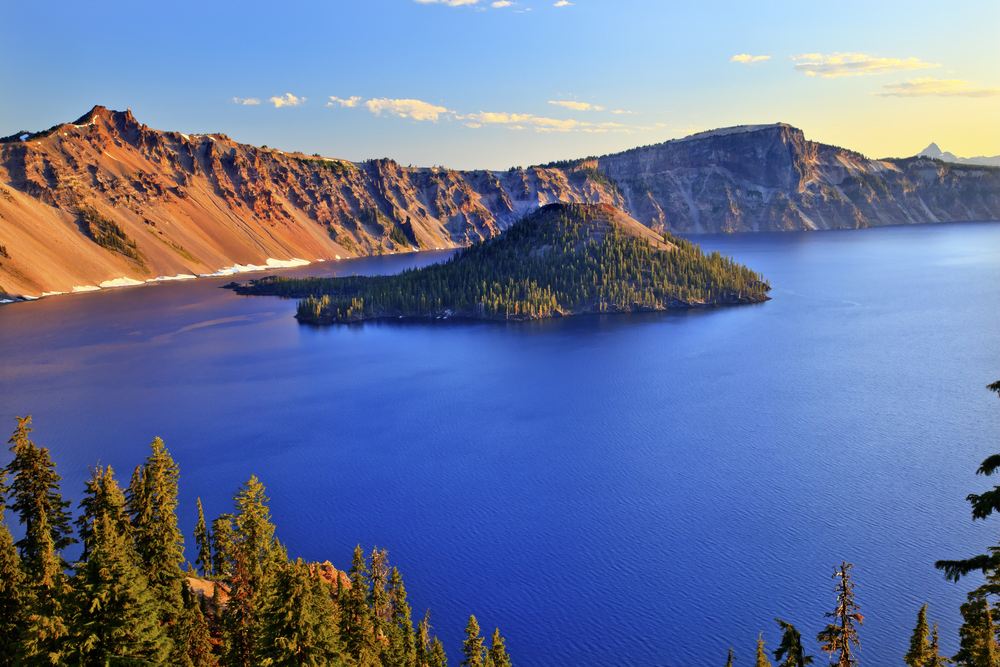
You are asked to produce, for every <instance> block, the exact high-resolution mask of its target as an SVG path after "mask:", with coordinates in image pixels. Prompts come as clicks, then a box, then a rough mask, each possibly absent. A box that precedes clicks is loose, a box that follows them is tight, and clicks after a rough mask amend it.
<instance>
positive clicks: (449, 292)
mask: <svg viewBox="0 0 1000 667" xmlns="http://www.w3.org/2000/svg"><path fill="white" fill-rule="evenodd" d="M769 289H770V285H769V284H768V283H767V282H766V281H765V280H764V279H763V278H762V277H761V276H760V275H759V274H757V273H756V272H754V271H752V270H750V269H748V268H747V267H745V266H743V265H741V264H739V263H737V262H735V261H733V260H732V259H730V258H729V257H725V256H723V255H720V254H719V253H717V252H713V253H711V254H705V253H703V252H702V251H701V249H700V248H699V247H698V246H696V245H693V244H691V243H690V242H688V241H685V240H683V239H677V238H674V237H672V236H670V235H669V234H664V235H663V236H659V235H657V234H655V233H654V232H652V231H651V230H650V229H649V228H647V227H645V226H643V225H641V224H640V223H639V222H637V221H635V220H633V219H632V218H630V217H628V216H627V215H625V214H623V213H621V212H620V211H618V210H616V209H614V208H613V207H611V206H608V205H583V204H551V205H549V206H545V207H543V208H541V209H539V210H538V211H536V212H535V213H532V214H531V215H528V216H526V217H525V218H523V219H522V220H521V221H520V222H518V223H516V224H514V225H513V226H511V227H510V229H508V230H507V231H506V232H505V233H504V234H503V235H501V236H499V237H497V238H493V239H488V240H484V241H481V242H479V243H475V244H473V245H471V246H470V247H468V248H465V249H463V250H461V251H459V252H458V253H457V254H456V255H455V256H454V257H452V258H451V259H449V260H448V261H447V262H444V263H442V264H435V265H432V266H427V267H423V268H420V269H411V270H407V271H404V272H403V273H400V274H397V275H392V276H372V277H368V276H350V277H342V278H284V277H278V276H269V277H267V278H262V279H259V280H254V281H251V282H250V283H249V284H247V285H245V286H241V287H238V288H237V291H238V292H239V293H241V294H251V295H273V296H282V297H286V298H299V299H300V301H299V304H298V312H297V315H296V317H297V318H298V319H299V321H300V322H305V323H311V324H330V323H345V322H358V321H363V320H370V319H383V318H400V317H410V318H442V317H465V318H474V319H490V320H533V319H541V318H546V317H558V316H563V315H574V314H581V313H607V312H617V313H621V312H635V311H653V310H666V309H671V308H694V307H705V306H718V305H725V304H741V303H757V302H761V301H766V300H767V299H768V297H767V291H768V290H769Z"/></svg>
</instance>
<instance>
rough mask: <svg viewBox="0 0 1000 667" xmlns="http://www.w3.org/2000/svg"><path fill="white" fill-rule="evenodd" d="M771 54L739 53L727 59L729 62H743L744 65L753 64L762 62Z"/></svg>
mask: <svg viewBox="0 0 1000 667" xmlns="http://www.w3.org/2000/svg"><path fill="white" fill-rule="evenodd" d="M770 59H771V56H752V55H750V54H749V53H741V54H739V55H737V56H733V57H732V58H730V59H729V62H731V63H743V64H744V65H754V64H756V63H762V62H764V61H765V60H770Z"/></svg>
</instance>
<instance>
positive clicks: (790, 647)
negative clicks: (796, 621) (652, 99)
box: [774, 618, 813, 667]
mask: <svg viewBox="0 0 1000 667" xmlns="http://www.w3.org/2000/svg"><path fill="white" fill-rule="evenodd" d="M774 620H775V621H777V623H778V625H780V626H781V629H782V631H783V634H782V635H781V644H780V645H779V646H778V649H777V650H776V651H775V652H774V659H775V660H781V659H782V658H784V660H783V661H782V662H781V663H780V664H779V665H778V667H805V666H806V665H811V664H812V661H813V656H811V655H806V654H805V649H803V648H802V633H801V632H799V631H798V630H796V629H795V626H794V625H792V624H791V623H785V622H784V621H783V620H781V619H780V618H776V619H774Z"/></svg>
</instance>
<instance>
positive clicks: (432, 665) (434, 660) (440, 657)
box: [427, 637, 448, 667]
mask: <svg viewBox="0 0 1000 667" xmlns="http://www.w3.org/2000/svg"><path fill="white" fill-rule="evenodd" d="M427 664H428V667H448V656H447V655H445V652H444V644H442V643H441V640H440V639H438V638H437V637H434V641H433V642H431V653H430V661H429V662H428V663H427Z"/></svg>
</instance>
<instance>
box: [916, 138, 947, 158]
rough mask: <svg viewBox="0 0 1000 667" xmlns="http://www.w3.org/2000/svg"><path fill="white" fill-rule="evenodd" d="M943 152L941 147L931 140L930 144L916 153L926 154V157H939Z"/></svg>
mask: <svg viewBox="0 0 1000 667" xmlns="http://www.w3.org/2000/svg"><path fill="white" fill-rule="evenodd" d="M943 154H944V153H943V152H942V151H941V149H940V148H938V145H937V144H936V143H934V142H933V141H932V142H931V145H930V146H928V147H927V148H925V149H924V150H922V151H920V152H919V153H917V155H926V156H927V157H941V156H942V155H943Z"/></svg>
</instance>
